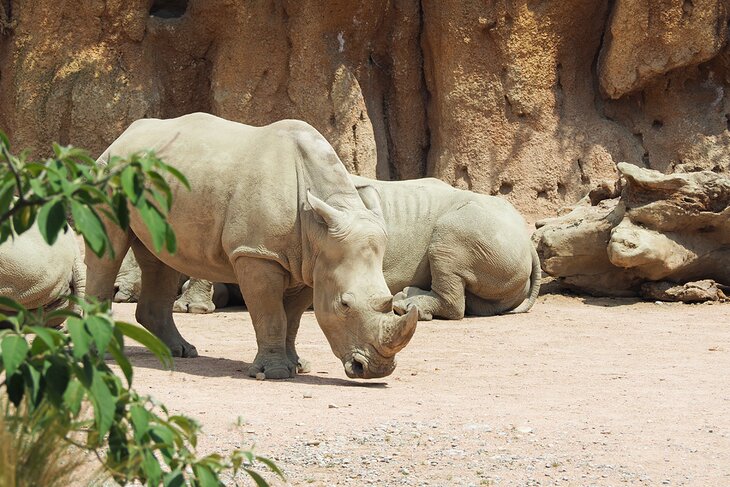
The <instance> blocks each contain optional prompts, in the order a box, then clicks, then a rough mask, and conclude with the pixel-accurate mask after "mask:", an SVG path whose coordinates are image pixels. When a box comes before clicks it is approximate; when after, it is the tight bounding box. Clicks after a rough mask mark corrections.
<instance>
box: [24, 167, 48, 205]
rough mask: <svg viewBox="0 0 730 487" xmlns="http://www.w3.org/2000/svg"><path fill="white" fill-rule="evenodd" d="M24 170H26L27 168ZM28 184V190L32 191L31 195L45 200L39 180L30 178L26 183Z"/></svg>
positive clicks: (43, 190)
mask: <svg viewBox="0 0 730 487" xmlns="http://www.w3.org/2000/svg"><path fill="white" fill-rule="evenodd" d="M26 169H28V167H27V166H26ZM28 184H30V188H31V189H32V190H33V194H35V195H36V196H38V197H39V198H45V197H46V196H47V192H46V188H45V187H44V186H43V183H42V182H41V180H40V179H36V178H31V179H30V180H29V181H28Z"/></svg>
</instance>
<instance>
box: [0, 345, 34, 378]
mask: <svg viewBox="0 0 730 487" xmlns="http://www.w3.org/2000/svg"><path fill="white" fill-rule="evenodd" d="M29 348H30V347H28V342H26V341H25V338H23V337H22V336H18V335H8V336H6V337H5V338H3V341H2V342H0V351H1V352H2V355H0V358H2V362H3V367H4V368H5V372H6V374H7V376H8V377H10V376H11V375H13V374H14V373H15V371H16V370H17V369H18V366H19V365H20V364H21V363H22V362H23V360H25V356H26V355H27V354H28V350H29Z"/></svg>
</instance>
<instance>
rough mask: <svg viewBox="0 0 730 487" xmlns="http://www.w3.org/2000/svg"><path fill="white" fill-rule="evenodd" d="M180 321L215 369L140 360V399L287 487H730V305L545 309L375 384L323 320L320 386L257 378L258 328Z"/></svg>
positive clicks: (423, 328)
mask: <svg viewBox="0 0 730 487" xmlns="http://www.w3.org/2000/svg"><path fill="white" fill-rule="evenodd" d="M134 306H135V305H134V304H121V305H120V304H117V305H115V316H116V317H117V319H123V320H128V321H129V320H133V312H134ZM176 316H177V318H176V319H177V322H178V324H179V326H180V329H181V331H182V333H183V334H184V335H185V336H186V338H187V339H188V340H189V341H191V342H193V343H194V344H195V345H196V346H197V347H198V351H199V352H200V355H201V356H200V357H199V358H197V359H182V360H178V361H177V362H176V367H175V371H174V372H170V371H166V370H162V369H161V368H160V366H159V365H158V363H157V362H156V360H155V359H154V358H153V357H152V356H151V355H150V354H149V353H148V352H147V351H146V350H144V349H142V348H140V347H136V346H130V347H129V353H130V355H131V357H132V359H133V362H134V364H135V365H136V366H137V367H136V369H135V383H136V388H137V389H138V390H139V391H140V392H143V393H149V394H151V395H153V396H154V397H155V398H157V399H159V400H161V401H163V402H164V403H165V404H166V405H167V406H168V407H169V408H170V409H171V410H172V411H173V412H181V413H185V414H188V415H190V416H192V417H195V418H197V419H199V420H200V421H201V422H202V424H203V427H204V434H203V437H202V438H201V445H200V446H201V448H202V451H203V452H210V451H214V450H217V451H222V452H226V451H230V450H231V449H233V448H237V447H241V448H247V447H250V446H252V445H255V451H256V452H257V453H259V454H261V455H265V456H268V457H270V458H272V459H274V460H276V462H277V463H278V464H279V465H280V466H281V468H282V469H283V470H284V472H285V474H286V478H287V485H297V486H298V485H316V486H331V485H351V486H360V485H379V486H381V485H413V486H421V485H431V486H440V485H456V486H462V485H463V486H469V485H475V486H476V485H581V486H583V485H619V484H628V485H698V486H710V485H717V486H719V485H730V381H729V380H728V370H730V326H729V325H730V305H727V304H714V305H682V304H658V303H645V302H637V301H635V300H629V299H595V298H580V297H571V296H561V295H556V294H545V295H543V296H541V297H540V299H539V301H538V303H537V304H536V305H535V307H534V309H533V310H532V311H531V312H530V313H528V314H521V315H512V316H499V317H493V318H468V319H465V320H463V321H460V322H448V321H433V322H421V323H420V324H419V329H418V331H417V332H416V335H415V337H414V338H413V341H412V342H411V344H410V345H409V346H408V347H407V348H406V349H405V350H404V351H403V352H401V353H400V355H399V365H398V367H397V369H396V371H395V372H394V373H393V375H392V376H390V377H387V378H385V379H383V380H374V381H359V380H350V379H347V378H346V376H345V374H344V371H343V369H342V366H341V364H340V363H339V361H338V360H337V359H336V357H335V356H334V355H333V354H332V352H331V351H330V350H329V346H328V345H327V342H326V340H325V338H324V336H323V335H322V332H321V331H320V329H319V327H318V326H317V324H316V321H315V319H314V315H313V314H312V313H311V312H308V313H307V314H306V315H305V316H304V319H303V324H302V329H301V331H300V336H299V350H300V353H301V354H302V356H304V357H306V358H308V359H309V360H310V361H311V362H312V372H311V373H309V374H306V375H300V376H298V377H297V378H295V379H290V380H283V381H257V380H255V379H251V378H249V377H248V376H247V375H246V369H247V367H248V366H249V364H250V361H251V360H252V359H253V357H254V354H255V351H256V346H255V340H254V334H253V328H252V326H251V322H250V318H249V315H248V313H247V312H246V311H245V310H243V309H240V308H239V309H235V308H234V309H230V308H229V309H226V310H224V311H222V312H216V313H214V314H213V315H207V316H200V315H176ZM269 478H270V479H273V478H272V477H269ZM231 483H232V479H231ZM279 484H281V482H279ZM277 485H278V484H277Z"/></svg>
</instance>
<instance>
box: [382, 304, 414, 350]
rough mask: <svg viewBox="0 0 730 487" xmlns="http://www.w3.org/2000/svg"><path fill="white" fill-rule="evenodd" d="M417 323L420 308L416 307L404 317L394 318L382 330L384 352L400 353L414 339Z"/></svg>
mask: <svg viewBox="0 0 730 487" xmlns="http://www.w3.org/2000/svg"><path fill="white" fill-rule="evenodd" d="M417 323H418V308H416V307H415V306H413V307H411V309H409V310H408V313H406V314H404V315H403V316H394V317H393V319H392V321H389V322H388V324H386V325H385V326H384V327H383V328H382V329H381V330H380V344H381V346H382V347H383V350H384V351H386V352H388V353H390V354H393V355H395V354H396V353H398V352H400V351H401V350H402V349H403V347H405V346H406V345H408V342H409V341H410V340H411V337H413V333H415V331H416V324H417Z"/></svg>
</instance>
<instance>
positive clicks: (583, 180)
mask: <svg viewBox="0 0 730 487" xmlns="http://www.w3.org/2000/svg"><path fill="white" fill-rule="evenodd" d="M576 162H577V163H578V171H580V182H581V183H583V184H588V183H590V182H591V178H590V176H588V174H586V171H585V168H584V167H583V160H582V159H580V158H579V159H578V160H577V161H576Z"/></svg>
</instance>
